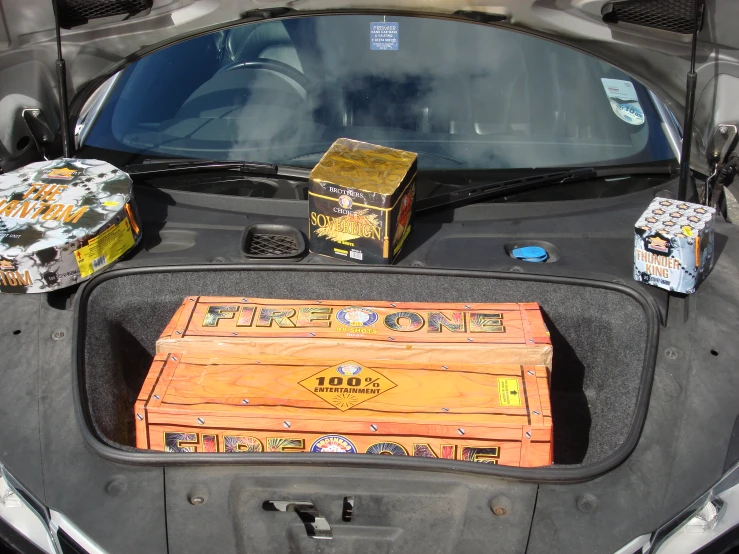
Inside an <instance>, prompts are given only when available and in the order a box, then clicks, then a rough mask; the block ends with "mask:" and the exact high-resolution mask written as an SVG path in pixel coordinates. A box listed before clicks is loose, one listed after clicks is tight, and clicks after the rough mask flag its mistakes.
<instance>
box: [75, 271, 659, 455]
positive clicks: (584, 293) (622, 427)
mask: <svg viewBox="0 0 739 554" xmlns="http://www.w3.org/2000/svg"><path fill="white" fill-rule="evenodd" d="M189 295H208V296H211V295H212V296H216V295H218V296H239V297H242V296H243V297H247V298H248V297H249V296H252V297H263V298H290V299H296V300H311V299H327V300H329V299H331V300H350V301H352V300H356V301H359V302H361V301H362V300H391V301H392V300H395V301H407V302H539V303H540V304H541V306H542V308H543V310H544V312H545V320H546V323H547V326H548V328H549V331H550V333H551V338H552V344H553V348H554V361H553V370H552V382H551V386H552V395H551V396H552V417H553V422H554V460H555V464H557V465H560V466H580V465H587V464H591V463H594V462H596V461H599V460H601V459H603V458H605V457H607V456H608V455H609V454H611V453H613V451H614V450H615V449H616V448H618V446H620V445H621V443H622V442H623V440H624V438H625V437H626V435H627V433H628V431H629V428H630V426H631V424H632V420H633V417H634V410H635V406H636V398H637V393H638V390H639V385H640V381H641V373H642V369H643V363H644V352H645V349H646V346H647V318H646V315H645V313H644V311H643V310H642V308H641V306H640V305H639V303H638V302H636V301H635V300H634V299H632V298H631V297H629V296H627V295H625V294H622V293H620V292H617V291H612V290H604V289H599V288H594V287H586V286H580V285H569V284H552V283H539V282H532V281H521V280H507V279H495V278H490V277H456V276H455V277H450V276H431V275H397V274H379V273H349V272H342V271H341V270H340V269H337V270H335V271H331V272H325V271H321V272H315V273H314V272H310V271H292V272H291V271H282V270H280V271H272V270H259V269H256V270H235V271H218V272H207V271H192V272H189V271H182V272H172V273H152V274H136V275H123V276H119V277H115V278H112V279H109V280H106V281H103V282H102V283H100V284H99V285H98V286H97V287H96V288H95V289H94V290H93V291H92V292H91V294H90V298H89V301H88V304H87V320H86V323H85V342H84V355H83V356H82V363H81V368H80V371H81V374H80V383H81V386H82V387H83V391H82V394H85V395H86V397H87V403H88V406H87V407H88V408H89V416H90V420H91V422H92V424H93V426H94V430H95V431H96V433H97V434H98V435H99V436H101V437H102V438H103V439H104V440H105V441H106V442H108V443H109V444H111V445H113V446H116V447H118V448H122V449H125V450H133V449H134V448H133V444H134V438H135V436H134V418H133V405H134V402H135V400H136V397H137V395H138V393H139V390H140V388H141V386H142V384H143V381H144V379H145V377H146V374H147V372H148V370H149V367H150V365H151V362H152V359H153V355H154V344H155V342H156V339H157V338H158V337H159V334H160V333H161V332H162V330H163V329H164V327H165V326H166V324H167V323H168V321H169V320H170V318H171V317H172V315H173V314H174V312H175V310H176V309H177V307H178V306H179V305H180V303H181V302H182V299H183V298H184V297H185V296H189Z"/></svg>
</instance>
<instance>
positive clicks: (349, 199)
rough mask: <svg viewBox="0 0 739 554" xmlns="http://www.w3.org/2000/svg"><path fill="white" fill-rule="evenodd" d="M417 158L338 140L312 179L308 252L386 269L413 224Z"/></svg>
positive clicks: (347, 140)
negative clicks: (380, 265) (378, 265)
mask: <svg viewBox="0 0 739 554" xmlns="http://www.w3.org/2000/svg"><path fill="white" fill-rule="evenodd" d="M415 178H416V154H413V153H411V152H405V151H403V150H395V149H392V148H385V147H383V146H376V145H374V144H368V143H366V142H357V141H354V140H349V139H338V140H337V141H336V142H334V144H333V145H332V146H331V148H329V149H328V151H327V152H326V154H324V156H323V158H321V161H320V162H318V164H317V165H316V166H315V167H314V168H313V171H311V174H310V188H309V191H308V203H309V207H310V223H309V234H308V236H309V245H310V251H311V252H314V253H316V254H322V255H324V256H330V257H332V258H338V259H342V260H349V261H352V262H357V263H365V264H388V263H391V262H392V261H393V259H394V258H395V256H396V255H397V254H398V252H400V249H401V248H402V247H403V244H404V243H405V240H406V238H407V237H408V234H409V233H410V231H411V225H412V224H413V204H414V200H415V196H416V183H415Z"/></svg>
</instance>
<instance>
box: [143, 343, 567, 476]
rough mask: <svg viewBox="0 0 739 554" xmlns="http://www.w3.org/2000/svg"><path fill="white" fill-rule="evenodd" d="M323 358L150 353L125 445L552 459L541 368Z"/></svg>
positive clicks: (516, 462)
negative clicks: (132, 441) (132, 434)
mask: <svg viewBox="0 0 739 554" xmlns="http://www.w3.org/2000/svg"><path fill="white" fill-rule="evenodd" d="M324 354H325V355H328V354H331V355H332V357H330V358H323V359H322V358H317V357H314V358H297V357H284V356H281V357H268V356H267V357H264V356H260V357H254V356H243V355H240V356H233V357H212V356H211V355H210V354H181V353H178V354H157V355H156V357H155V359H154V363H153V365H152V367H151V370H150V372H149V374H148V376H147V378H146V380H145V382H144V385H143V388H142V390H141V394H140V395H139V397H138V400H137V402H136V406H135V413H134V417H135V423H136V446H137V447H138V448H144V449H153V450H160V451H162V450H163V451H165V452H223V453H235V452H254V453H258V452H315V453H324V452H331V453H342V454H380V455H386V456H417V457H426V458H443V459H451V460H464V461H470V462H481V463H489V464H501V465H509V466H520V467H534V466H545V465H549V464H551V463H552V418H551V408H550V400H549V382H548V371H547V368H546V367H543V366H534V365H531V366H526V365H515V364H511V365H495V364H489V363H488V364H469V363H465V362H458V363H448V364H444V365H442V364H434V363H422V362H402V361H397V360H372V361H369V360H368V361H367V362H358V361H356V359H354V358H348V359H344V358H336V357H333V354H334V353H333V352H331V351H329V350H326V351H325V352H324ZM224 455H227V454H224Z"/></svg>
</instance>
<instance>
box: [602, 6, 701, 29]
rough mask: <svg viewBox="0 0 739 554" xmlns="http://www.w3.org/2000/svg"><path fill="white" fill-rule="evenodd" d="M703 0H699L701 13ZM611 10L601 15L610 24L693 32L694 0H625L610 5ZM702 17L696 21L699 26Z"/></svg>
mask: <svg viewBox="0 0 739 554" xmlns="http://www.w3.org/2000/svg"><path fill="white" fill-rule="evenodd" d="M702 8H703V0H700V9H701V12H700V13H701V14H702ZM610 9H611V11H610V12H609V13H606V14H605V15H604V16H603V21H605V22H606V23H610V24H615V23H630V24H632V25H640V26H642V27H650V28H652V29H660V30H662V31H670V32H672V33H680V34H683V35H690V34H692V33H693V16H694V14H695V0H625V1H623V2H614V3H613V4H611V5H610ZM701 20H702V17H700V18H699V21H698V29H699V30H700V27H701Z"/></svg>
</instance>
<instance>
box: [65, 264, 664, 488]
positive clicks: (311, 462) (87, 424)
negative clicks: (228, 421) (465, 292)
mask: <svg viewBox="0 0 739 554" xmlns="http://www.w3.org/2000/svg"><path fill="white" fill-rule="evenodd" d="M285 270H288V271H292V272H295V271H305V272H310V273H313V272H336V271H340V272H344V273H360V272H361V273H392V274H398V275H428V276H438V277H471V278H481V279H491V278H493V279H501V280H506V279H507V280H511V281H534V282H543V283H552V284H563V285H577V286H585V287H592V288H600V289H606V290H610V291H614V292H619V293H622V294H625V295H627V296H629V297H631V298H632V299H634V300H635V301H636V302H637V303H639V305H640V306H641V307H642V309H643V310H644V314H645V316H646V319H647V344H646V349H645V352H644V366H643V371H642V376H641V382H640V383H639V392H638V394H637V399H636V406H635V409H634V416H633V418H632V421H631V426H630V428H629V432H628V434H627V435H626V438H625V439H624V441H623V443H622V444H621V446H619V447H618V448H617V449H616V450H614V451H613V453H612V454H610V455H609V456H607V457H605V458H603V459H602V460H599V461H598V462H595V463H593V464H590V465H587V466H584V467H574V468H567V467H536V468H520V467H511V466H502V465H493V464H476V463H470V462H465V461H455V460H441V459H432V458H417V457H410V456H408V457H406V456H402V457H401V456H346V455H343V454H331V453H320V454H315V453H303V452H290V453H279V452H275V453H272V452H270V453H267V452H261V453H243V454H242V453H231V454H229V455H228V456H224V455H223V454H222V453H175V452H166V453H165V452H152V451H148V450H141V451H138V452H131V451H127V450H121V449H119V448H115V447H113V446H110V445H109V444H107V443H106V442H105V439H104V438H103V437H100V436H98V435H97V434H96V433H95V431H94V426H93V425H92V422H91V421H90V418H89V409H88V405H87V400H86V398H85V394H84V385H85V383H84V372H83V365H84V342H85V334H84V329H85V323H86V309H87V302H88V300H89V297H90V294H91V293H92V291H93V290H94V289H95V288H96V287H97V286H98V285H100V284H101V283H104V282H105V281H108V280H110V279H115V278H117V277H123V276H128V275H142V274H151V273H178V272H198V271H208V272H211V273H212V272H214V271H285ZM74 310H75V325H74V337H73V354H72V355H73V358H72V363H73V368H74V371H72V379H73V383H72V385H73V387H72V388H73V393H74V404H75V411H76V413H77V419H78V422H79V424H80V431H81V433H82V437H83V439H84V440H85V442H86V443H87V444H88V445H89V446H90V448H92V450H93V451H94V452H95V453H97V454H98V455H100V456H101V457H103V458H105V459H108V460H111V461H114V462H119V463H124V464H135V465H147V466H205V465H208V466H219V465H243V466H271V465H280V466H307V467H309V466H315V465H320V466H321V467H353V468H357V469H359V468H362V469H365V468H366V469H385V470H390V469H393V470H406V471H411V470H416V471H430V472H437V473H438V472H441V473H453V474H456V475H465V474H466V475H477V476H486V477H497V478H503V479H511V480H516V481H522V482H536V483H578V482H583V481H589V480H591V479H595V478H596V477H599V476H601V475H603V474H605V473H607V472H608V471H610V470H612V469H613V468H615V467H616V466H618V465H620V464H621V463H623V462H624V461H625V460H626V459H627V458H628V457H629V455H630V454H631V452H632V451H633V450H634V448H635V447H636V445H637V443H638V442H639V438H640V437H641V433H642V429H643V427H644V422H645V421H646V418H647V410H648V408H649V397H650V394H651V391H652V381H653V379H654V368H655V364H656V359H657V344H658V340H659V315H658V310H657V307H656V305H655V303H654V300H652V299H651V298H649V297H647V296H646V295H644V294H643V293H642V292H640V291H638V290H637V289H634V288H630V287H628V286H626V285H622V284H618V283H613V282H608V281H597V280H591V279H578V278H574V277H559V276H548V275H531V274H523V273H504V272H496V271H474V270H446V269H426V268H423V269H422V268H411V267H397V266H389V267H382V266H371V267H367V266H349V265H347V266H343V265H342V266H336V265H305V266H301V265H295V264H290V265H287V264H270V265H265V264H259V265H257V264H228V265H189V266H154V267H143V268H139V267H137V268H126V269H113V270H110V271H106V272H105V273H101V274H100V275H98V276H96V277H94V278H92V279H91V280H89V281H88V282H87V283H85V284H84V286H83V287H82V288H81V290H80V292H79V294H78V295H77V297H76V299H75V308H74Z"/></svg>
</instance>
